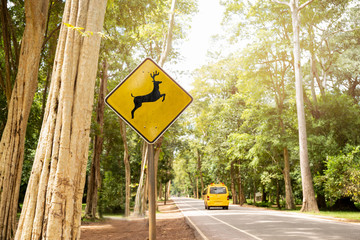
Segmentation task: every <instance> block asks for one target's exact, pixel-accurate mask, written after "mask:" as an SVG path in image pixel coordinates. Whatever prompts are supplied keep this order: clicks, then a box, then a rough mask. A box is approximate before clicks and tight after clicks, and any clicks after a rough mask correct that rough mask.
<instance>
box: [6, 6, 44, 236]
mask: <svg viewBox="0 0 360 240" xmlns="http://www.w3.org/2000/svg"><path fill="white" fill-rule="evenodd" d="M6 2H7V1H2V10H3V11H4V9H6ZM48 6H49V1H48V0H40V1H25V15H26V27H25V30H24V35H23V38H22V46H21V53H20V60H19V67H18V69H19V70H18V73H17V76H16V81H15V85H14V88H13V90H12V94H11V96H10V95H9V96H8V93H7V94H6V95H7V97H8V98H9V100H10V101H9V109H8V117H7V122H6V126H5V129H4V132H3V135H2V138H1V143H0V239H10V238H12V237H13V236H14V232H15V222H16V221H15V220H16V214H17V208H18V197H19V188H20V182H21V171H22V166H23V161H24V143H25V133H26V127H27V122H28V118H29V114H30V108H31V104H32V101H33V98H34V94H35V91H36V88H37V78H38V70H39V61H40V53H41V47H42V44H43V40H44V32H45V27H46V19H47V12H48V8H49V7H48ZM3 14H5V12H3ZM3 24H4V22H3ZM7 74H8V73H7ZM8 84H10V82H8V81H7V88H6V89H9V85H8ZM10 91H11V90H10ZM6 92H7V91H6Z"/></svg>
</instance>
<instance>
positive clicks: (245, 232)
mask: <svg viewBox="0 0 360 240" xmlns="http://www.w3.org/2000/svg"><path fill="white" fill-rule="evenodd" d="M176 202H180V203H182V204H185V205H187V206H188V207H189V208H191V209H195V210H196V211H198V212H200V213H201V214H202V215H207V216H209V217H211V218H213V219H215V220H217V221H219V222H221V223H223V224H225V225H227V226H229V227H231V228H233V229H235V230H237V231H239V232H241V233H244V234H246V235H248V236H250V237H252V238H254V239H257V240H262V239H261V238H259V237H257V236H255V235H252V234H251V233H248V232H247V231H245V230H242V229H240V228H237V227H235V226H233V225H231V224H229V223H227V222H224V221H222V220H220V219H218V218H216V217H214V216H212V215H210V214H208V213H206V212H204V211H201V210H199V209H197V208H194V207H192V206H190V205H189V204H187V203H185V202H184V201H176ZM180 210H181V211H182V209H181V208H180ZM184 216H186V215H185V214H184ZM188 219H189V218H188ZM189 220H190V219H189ZM190 221H191V220H190ZM192 224H193V223H192ZM193 225H194V226H195V224H193ZM195 227H196V226H195ZM196 228H197V227H196ZM196 230H198V231H199V232H200V235H203V233H202V232H201V231H200V229H198V228H197V229H196ZM204 237H205V235H204ZM204 239H207V238H206V237H205V238H204Z"/></svg>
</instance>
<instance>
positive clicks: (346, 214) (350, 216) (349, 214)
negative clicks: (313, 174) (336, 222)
mask: <svg viewBox="0 0 360 240" xmlns="http://www.w3.org/2000/svg"><path fill="white" fill-rule="evenodd" d="M246 205H249V206H254V204H253V202H252V201H249V200H248V201H247V203H246ZM280 205H281V206H282V209H279V208H278V207H277V206H276V205H274V204H272V203H263V202H257V203H256V204H255V206H256V207H261V208H266V209H271V210H275V211H285V212H295V213H302V214H308V215H316V216H323V217H332V218H339V219H346V220H348V221H352V222H360V208H359V206H360V205H359V204H356V206H357V207H358V208H359V211H330V210H320V212H319V213H314V212H300V209H301V205H296V209H294V210H287V209H284V205H285V204H282V203H281V204H280Z"/></svg>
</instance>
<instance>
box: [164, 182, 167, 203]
mask: <svg viewBox="0 0 360 240" xmlns="http://www.w3.org/2000/svg"><path fill="white" fill-rule="evenodd" d="M166 200H167V183H166V184H165V201H164V205H166Z"/></svg>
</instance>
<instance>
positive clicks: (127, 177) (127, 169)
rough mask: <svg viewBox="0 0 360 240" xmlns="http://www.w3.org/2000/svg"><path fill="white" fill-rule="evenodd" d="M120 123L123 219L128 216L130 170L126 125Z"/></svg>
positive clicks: (122, 122)
mask: <svg viewBox="0 0 360 240" xmlns="http://www.w3.org/2000/svg"><path fill="white" fill-rule="evenodd" d="M119 121H120V132H121V138H122V140H123V143H124V165H125V217H128V216H130V198H131V186H130V185H131V168H130V155H129V146H128V144H127V139H126V124H125V122H124V121H123V120H122V119H119Z"/></svg>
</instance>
